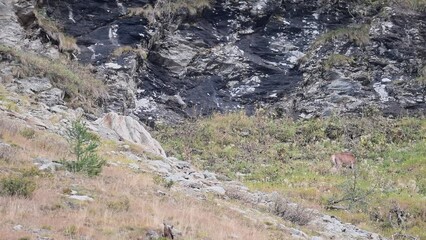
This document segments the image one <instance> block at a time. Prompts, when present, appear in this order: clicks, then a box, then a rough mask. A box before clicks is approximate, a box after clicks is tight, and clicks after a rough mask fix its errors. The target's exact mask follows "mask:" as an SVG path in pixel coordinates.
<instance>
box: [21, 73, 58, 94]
mask: <svg viewBox="0 0 426 240" xmlns="http://www.w3.org/2000/svg"><path fill="white" fill-rule="evenodd" d="M16 82H17V83H18V84H19V87H18V89H19V90H20V91H21V92H23V93H40V92H43V91H46V90H49V89H50V88H52V87H53V86H52V84H50V80H49V79H48V78H38V77H29V78H24V79H18V80H16Z"/></svg>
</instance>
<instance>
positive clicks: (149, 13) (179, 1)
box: [129, 0, 213, 24]
mask: <svg viewBox="0 0 426 240" xmlns="http://www.w3.org/2000/svg"><path fill="white" fill-rule="evenodd" d="M212 2H213V0H160V1H157V2H156V3H155V5H154V6H153V5H151V4H147V5H146V6H144V7H143V8H129V15H142V16H144V17H145V18H146V19H147V20H148V21H149V22H150V23H151V24H153V23H156V22H157V21H162V20H161V19H164V18H166V19H170V20H171V19H172V18H174V17H175V16H177V15H184V14H188V15H191V16H193V15H196V14H198V13H200V12H201V11H202V10H204V9H205V8H210V7H211V4H212Z"/></svg>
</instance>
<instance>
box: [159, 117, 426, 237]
mask: <svg viewBox="0 0 426 240" xmlns="http://www.w3.org/2000/svg"><path fill="white" fill-rule="evenodd" d="M156 135H157V136H156V137H157V139H158V140H159V141H160V142H162V143H163V144H164V146H165V148H166V149H167V151H168V153H169V154H170V155H175V156H178V157H180V158H182V159H186V160H190V161H192V162H193V163H194V164H196V165H198V166H199V167H200V168H204V169H209V170H214V171H217V172H220V173H222V174H224V175H226V176H228V177H231V178H234V179H239V180H242V181H244V182H245V183H246V184H247V185H249V186H250V187H251V188H253V189H257V190H263V191H278V192H282V193H284V194H285V195H287V196H289V197H291V198H292V199H293V200H294V201H296V202H302V203H304V204H305V205H308V206H310V207H314V208H320V209H326V210H327V211H329V212H330V213H331V214H333V215H337V216H339V217H341V218H342V219H343V220H345V221H349V222H351V223H354V224H357V225H359V226H360V227H363V228H366V229H370V230H373V231H378V232H380V233H382V234H384V235H386V236H391V235H393V234H405V235H412V236H418V237H420V238H421V239H423V238H426V235H425V232H424V231H423V229H424V228H425V227H426V178H425V177H424V176H426V119H424V118H422V119H418V118H409V117H407V118H398V119H387V118H383V117H381V116H378V115H376V114H374V112H372V113H371V114H369V116H364V117H360V118H351V117H338V116H335V117H331V118H328V119H312V120H307V121H293V120H291V119H273V118H271V117H268V116H266V115H265V114H263V113H258V114H257V115H255V116H252V117H248V116H246V115H244V114H243V113H233V114H227V115H220V114H217V115H214V116H212V117H209V118H205V119H201V120H198V121H195V122H188V123H186V124H183V125H182V126H173V127H162V128H160V129H159V130H158V132H157V134H156ZM345 149H347V150H350V151H352V152H353V153H354V154H355V155H356V156H357V158H358V161H359V163H358V165H357V167H356V171H351V170H344V171H341V172H339V173H334V172H333V171H331V162H330V156H331V154H333V153H335V152H338V151H343V150H345Z"/></svg>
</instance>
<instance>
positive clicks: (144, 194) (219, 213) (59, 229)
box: [0, 115, 274, 239]
mask: <svg viewBox="0 0 426 240" xmlns="http://www.w3.org/2000/svg"><path fill="white" fill-rule="evenodd" d="M27 128H28V127H27V126H24V125H23V124H22V123H20V122H18V121H16V120H12V119H8V117H6V116H4V115H2V116H1V118H0V139H1V141H3V142H6V143H9V144H11V145H12V146H13V147H14V148H15V149H17V151H16V152H15V153H14V154H13V156H12V158H13V160H11V161H4V160H1V159H0V172H10V173H14V172H22V170H23V169H28V168H30V167H32V159H33V158H34V157H37V156H43V157H47V158H50V159H59V158H62V157H67V155H68V152H69V151H68V146H67V144H66V141H65V140H64V139H63V138H62V137H60V136H58V135H55V134H52V133H46V132H43V131H39V130H34V132H32V131H29V130H26V131H24V134H23V129H27ZM105 151H106V150H105ZM109 160H110V161H114V159H109ZM31 179H32V180H33V181H34V182H35V183H36V185H37V189H36V190H35V192H34V193H33V195H32V197H31V198H18V197H10V196H0V214H1V216H2V217H1V218H0V236H1V239H19V238H25V237H27V238H29V239H33V238H34V237H35V236H36V235H37V234H34V233H33V231H34V230H37V231H38V232H39V233H38V235H39V236H44V237H50V238H54V239H80V238H81V237H88V238H90V239H138V238H140V237H144V236H145V234H146V231H147V230H156V231H158V232H161V229H162V223H163V221H167V222H169V223H171V224H173V225H174V227H175V228H176V229H178V230H180V231H181V232H182V235H183V236H182V238H183V239H205V238H209V239H230V238H237V239H271V238H272V239H274V237H271V236H270V234H271V230H266V229H265V228H264V227H263V226H264V225H263V224H258V223H256V222H254V221H252V220H249V219H246V218H245V217H244V216H242V215H241V213H240V212H238V211H233V210H230V209H229V208H226V207H224V206H219V205H218V204H216V203H215V202H214V201H211V200H199V199H196V198H193V197H188V196H185V195H184V194H183V193H180V192H173V191H171V190H168V189H166V188H163V187H161V186H158V185H156V184H155V182H154V180H153V176H152V175H150V174H146V173H145V174H141V173H135V172H133V171H132V170H131V169H128V168H126V167H116V166H107V167H105V168H104V171H103V172H102V174H101V175H100V176H99V177H96V178H90V177H87V176H85V175H80V174H70V173H67V172H64V171H57V172H55V173H54V174H41V175H35V176H33V177H32V178H31ZM71 190H74V191H77V192H78V193H79V194H85V195H88V196H91V197H93V198H94V201H93V202H78V201H76V200H71V199H69V198H68V196H67V194H69V193H70V191H71ZM159 190H161V191H163V192H166V195H162V194H159V193H158V191H159ZM16 225H22V226H23V229H22V230H18V231H16V230H13V227H14V226H16ZM272 232H273V231H272Z"/></svg>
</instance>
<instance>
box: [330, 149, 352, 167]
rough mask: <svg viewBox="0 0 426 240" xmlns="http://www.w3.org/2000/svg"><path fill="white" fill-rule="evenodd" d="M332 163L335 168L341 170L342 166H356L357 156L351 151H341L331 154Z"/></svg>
mask: <svg viewBox="0 0 426 240" xmlns="http://www.w3.org/2000/svg"><path fill="white" fill-rule="evenodd" d="M331 164H332V165H333V168H335V169H337V170H339V169H340V168H342V167H349V168H351V169H354V168H355V164H356V158H355V156H354V155H353V154H352V153H350V152H341V153H335V154H333V155H331Z"/></svg>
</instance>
